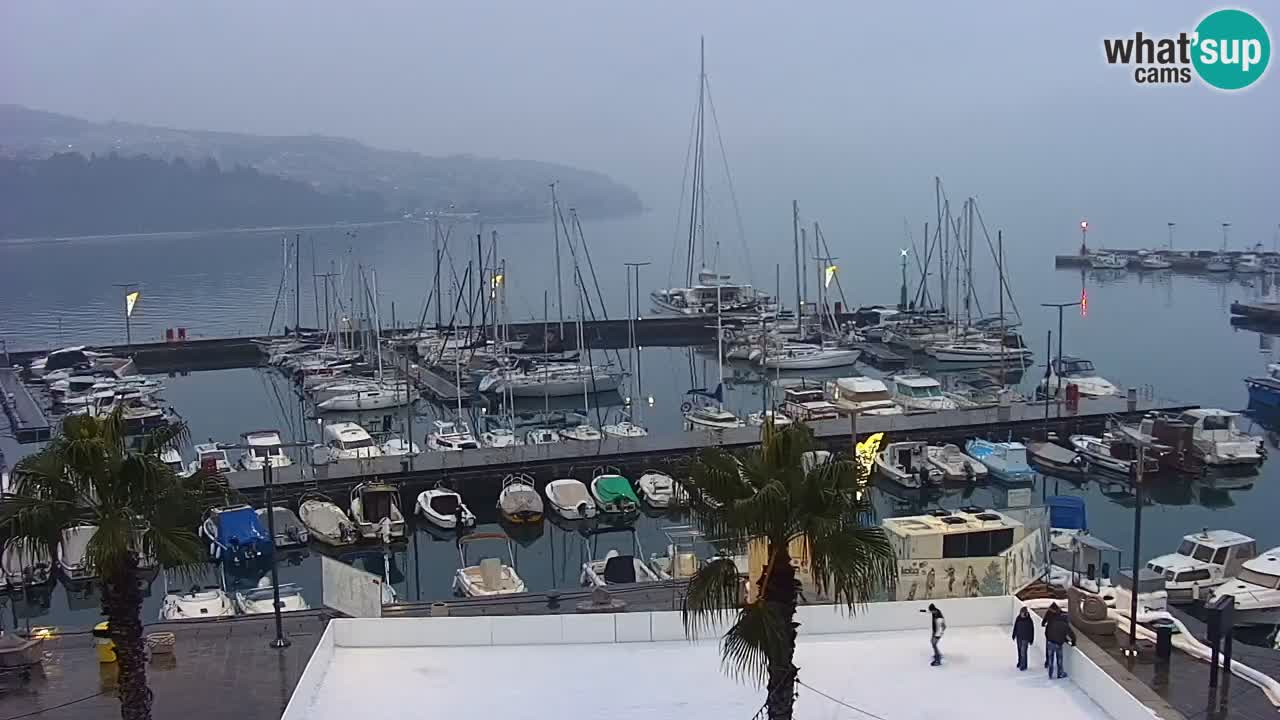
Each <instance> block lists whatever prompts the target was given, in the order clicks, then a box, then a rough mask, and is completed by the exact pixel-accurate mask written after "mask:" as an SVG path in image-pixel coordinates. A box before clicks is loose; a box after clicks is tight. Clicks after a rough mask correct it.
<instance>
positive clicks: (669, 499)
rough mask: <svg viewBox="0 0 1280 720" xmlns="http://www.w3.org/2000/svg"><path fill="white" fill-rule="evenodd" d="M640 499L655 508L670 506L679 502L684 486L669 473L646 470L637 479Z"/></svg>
mask: <svg viewBox="0 0 1280 720" xmlns="http://www.w3.org/2000/svg"><path fill="white" fill-rule="evenodd" d="M636 488H637V490H638V492H639V495H640V499H641V500H643V501H644V502H645V503H646V504H647V505H649V506H650V507H654V508H669V507H671V506H673V505H676V504H678V502H679V498H680V497H681V496H683V494H684V493H683V488H681V487H680V486H679V485H677V484H676V481H675V480H674V479H673V478H672V477H671V476H670V475H668V474H666V473H661V472H658V471H657V470H645V471H644V474H643V475H641V476H640V479H639V480H637V481H636Z"/></svg>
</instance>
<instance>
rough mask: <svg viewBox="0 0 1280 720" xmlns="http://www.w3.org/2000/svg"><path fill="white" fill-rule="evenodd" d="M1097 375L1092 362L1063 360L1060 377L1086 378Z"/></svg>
mask: <svg viewBox="0 0 1280 720" xmlns="http://www.w3.org/2000/svg"><path fill="white" fill-rule="evenodd" d="M1095 374H1097V370H1095V369H1094V367H1093V361H1092V360H1064V361H1063V363H1062V375H1063V376H1064V377H1086V376H1090V375H1095Z"/></svg>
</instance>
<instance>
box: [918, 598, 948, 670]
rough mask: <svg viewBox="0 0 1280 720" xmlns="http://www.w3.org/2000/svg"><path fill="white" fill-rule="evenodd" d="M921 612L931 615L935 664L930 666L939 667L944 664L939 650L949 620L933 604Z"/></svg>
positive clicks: (931, 634)
mask: <svg viewBox="0 0 1280 720" xmlns="http://www.w3.org/2000/svg"><path fill="white" fill-rule="evenodd" d="M920 612H927V613H929V619H930V623H929V644H930V645H931V646H932V647H933V662H931V663H929V664H930V665H932V666H933V667H937V666H939V665H941V664H942V652H941V651H940V650H938V643H939V642H940V641H941V640H942V634H943V633H945V632H946V631H947V619H946V618H945V617H943V616H942V611H941V610H939V609H938V606H937V605H934V604H933V603H929V609H928V610H921V611H920Z"/></svg>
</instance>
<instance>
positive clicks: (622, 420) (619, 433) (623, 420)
mask: <svg viewBox="0 0 1280 720" xmlns="http://www.w3.org/2000/svg"><path fill="white" fill-rule="evenodd" d="M630 271H631V268H630V267H628V268H627V272H628V273H630ZM630 281H631V276H630V275H629V274H628V276H627V285H628V287H630ZM636 283H637V284H639V274H638V273H637V279H636ZM638 303H639V300H637V304H638ZM637 309H638V308H637ZM627 357H628V358H629V359H630V361H631V370H632V373H631V377H632V378H634V379H635V383H636V387H637V388H638V387H639V383H640V372H639V368H640V364H639V363H638V362H636V325H635V313H633V312H631V296H630V294H628V296H627ZM630 382H631V381H630V380H628V393H629V394H631V395H632V396H634V393H631V392H630V389H631V388H630ZM630 402H631V401H630V399H628V400H627V403H628V405H630ZM637 407H638V406H637ZM629 410H630V408H629V407H628V408H627V409H626V410H619V411H618V417H617V419H616V420H614V421H613V422H611V423H608V424H605V425H602V426H601V427H600V429H601V430H603V431H604V434H605V435H609V436H611V437H617V438H641V437H645V436H647V435H648V434H649V429H648V428H646V427H645V426H643V425H641V424H639V423H637V422H635V421H634V419H633V418H632V416H631V413H630V412H629Z"/></svg>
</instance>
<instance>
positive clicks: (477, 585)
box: [453, 533, 525, 597]
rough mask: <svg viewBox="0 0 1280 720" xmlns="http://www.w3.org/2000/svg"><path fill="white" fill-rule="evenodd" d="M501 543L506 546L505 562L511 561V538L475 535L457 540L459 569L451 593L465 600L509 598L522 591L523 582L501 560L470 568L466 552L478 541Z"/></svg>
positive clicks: (487, 534)
mask: <svg viewBox="0 0 1280 720" xmlns="http://www.w3.org/2000/svg"><path fill="white" fill-rule="evenodd" d="M486 541H501V542H504V543H506V545H507V559H508V560H511V561H512V562H514V560H512V558H513V557H514V553H513V552H512V550H511V539H510V538H508V537H507V536H506V535H503V534H501V533H476V534H474V535H468V536H466V537H463V538H459V539H458V557H459V566H458V570H457V572H456V573H455V574H454V577H453V590H454V592H455V593H457V594H458V595H462V596H465V597H488V596H492V595H512V594H515V593H522V592H524V591H525V586H524V580H521V579H520V576H519V575H517V574H516V569H515V567H513V566H512V564H508V563H504V562H502V560H501V559H500V558H496V557H487V558H484V559H482V560H480V562H478V563H477V564H475V565H469V564H468V560H467V550H468V548H469V547H470V546H472V545H474V544H476V543H478V542H486Z"/></svg>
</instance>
